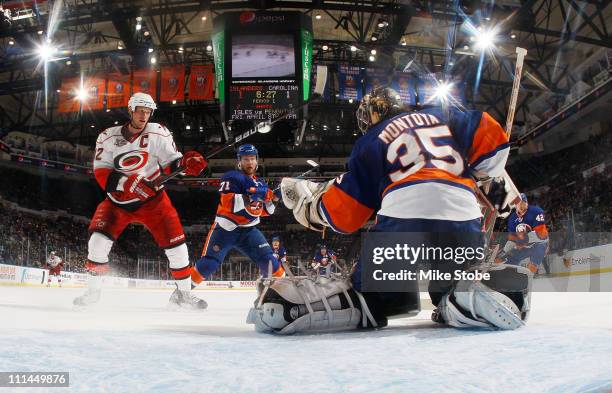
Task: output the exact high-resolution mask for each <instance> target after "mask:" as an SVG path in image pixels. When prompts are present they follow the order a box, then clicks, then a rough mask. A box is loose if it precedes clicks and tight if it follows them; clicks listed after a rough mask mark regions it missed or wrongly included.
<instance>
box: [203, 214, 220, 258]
mask: <svg viewBox="0 0 612 393" xmlns="http://www.w3.org/2000/svg"><path fill="white" fill-rule="evenodd" d="M216 226H217V223H216V222H213V224H212V226H211V227H210V230H209V231H208V235H207V236H206V241H205V242H204V247H203V248H202V256H204V255H206V249H207V248H208V242H209V241H210V237H211V236H212V233H213V231H214V230H215V227H216Z"/></svg>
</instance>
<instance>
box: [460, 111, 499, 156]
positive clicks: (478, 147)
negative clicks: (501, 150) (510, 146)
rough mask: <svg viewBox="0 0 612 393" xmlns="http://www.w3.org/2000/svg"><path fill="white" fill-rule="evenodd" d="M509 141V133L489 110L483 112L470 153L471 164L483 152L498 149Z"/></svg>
mask: <svg viewBox="0 0 612 393" xmlns="http://www.w3.org/2000/svg"><path fill="white" fill-rule="evenodd" d="M508 141H509V139H508V135H506V132H505V131H504V129H503V128H501V126H500V125H499V123H498V122H497V121H496V120H495V119H494V118H492V117H491V115H489V114H488V113H487V112H483V113H482V118H481V119H480V124H478V128H477V129H476V132H475V133H474V139H473V141H472V147H471V148H470V151H469V153H468V156H469V162H470V164H473V163H474V162H475V161H476V160H478V158H480V157H481V156H482V155H483V154H487V153H490V152H492V151H494V150H496V149H497V148H498V147H499V146H500V145H503V144H506V143H508Z"/></svg>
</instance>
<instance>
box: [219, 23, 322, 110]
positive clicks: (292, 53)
mask: <svg viewBox="0 0 612 393" xmlns="http://www.w3.org/2000/svg"><path fill="white" fill-rule="evenodd" d="M303 19H304V18H303V16H302V15H300V14H299V13H291V12H280V13H275V12H263V13H261V12H258V13H255V12H250V11H247V12H243V13H239V14H233V13H229V14H225V15H223V16H221V17H219V18H218V19H216V20H215V29H216V35H215V37H216V38H214V39H213V41H214V42H215V45H214V48H215V63H216V66H217V73H218V75H223V78H222V79H221V80H220V79H219V78H218V79H217V83H218V87H219V89H218V90H219V93H220V94H219V100H220V102H221V106H222V109H221V112H222V116H223V118H224V121H229V122H232V121H267V120H273V119H276V118H278V117H279V116H282V115H284V114H286V113H287V112H288V111H290V110H291V109H292V108H297V107H299V106H300V105H301V104H302V103H303V102H304V101H306V100H307V99H308V96H307V95H306V94H305V93H304V92H305V91H309V90H310V88H309V83H310V80H309V78H310V66H311V58H312V33H311V27H310V26H309V24H308V23H305V22H304V21H303ZM301 116H302V113H301V112H300V111H295V112H292V113H290V114H289V115H287V116H286V118H287V119H289V120H292V119H293V120H297V119H299V118H300V117H301Z"/></svg>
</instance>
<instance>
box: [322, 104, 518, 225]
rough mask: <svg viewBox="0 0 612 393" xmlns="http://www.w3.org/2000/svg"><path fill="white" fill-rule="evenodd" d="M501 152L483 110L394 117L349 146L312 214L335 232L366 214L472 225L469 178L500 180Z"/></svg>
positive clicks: (494, 126) (500, 135) (504, 146)
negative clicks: (344, 166)
mask: <svg viewBox="0 0 612 393" xmlns="http://www.w3.org/2000/svg"><path fill="white" fill-rule="evenodd" d="M508 152H509V143H508V136H507V135H506V133H505V132H504V130H503V129H502V128H501V126H500V125H499V123H497V121H495V120H494V119H493V118H492V117H491V116H490V115H489V114H487V113H486V112H481V111H467V112H462V111H459V110H458V109H455V108H451V109H448V110H443V109H442V108H428V109H425V110H421V111H418V112H410V113H402V114H400V115H397V116H395V117H393V118H390V119H387V120H384V121H381V122H379V123H377V124H376V125H374V126H372V127H371V128H370V129H369V130H368V132H367V133H366V134H365V135H364V136H362V137H361V138H360V139H359V140H358V141H357V142H356V144H355V146H354V147H353V151H352V153H351V156H350V157H349V160H348V172H347V173H345V174H343V175H340V176H339V177H338V178H337V179H336V180H335V181H334V183H333V185H332V186H331V187H330V189H329V190H328V191H327V192H326V193H325V194H324V195H323V197H322V200H321V203H320V205H319V209H320V213H321V214H322V216H323V217H325V219H326V220H327V222H328V223H329V224H330V225H331V226H332V228H333V229H334V230H335V231H337V232H343V233H349V232H354V231H356V230H357V229H359V228H360V227H361V226H363V224H365V223H366V222H367V220H368V219H369V218H370V216H371V215H372V213H373V212H374V211H378V215H381V216H386V217H394V218H402V219H405V218H415V219H433V220H449V221H467V220H473V219H477V218H479V217H481V216H482V214H481V211H480V208H479V205H478V202H477V199H476V196H475V192H474V189H475V187H476V184H475V182H474V180H473V179H472V175H473V174H476V175H477V176H491V177H496V176H500V175H501V174H502V173H503V170H504V167H505V165H506V160H507V158H508Z"/></svg>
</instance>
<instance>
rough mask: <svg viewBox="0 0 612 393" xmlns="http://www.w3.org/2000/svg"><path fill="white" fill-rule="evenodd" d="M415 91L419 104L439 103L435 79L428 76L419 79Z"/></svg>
mask: <svg viewBox="0 0 612 393" xmlns="http://www.w3.org/2000/svg"><path fill="white" fill-rule="evenodd" d="M417 93H418V95H419V104H421V105H437V104H439V101H438V99H437V98H436V80H435V78H428V79H425V80H420V81H419V82H418V84H417Z"/></svg>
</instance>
